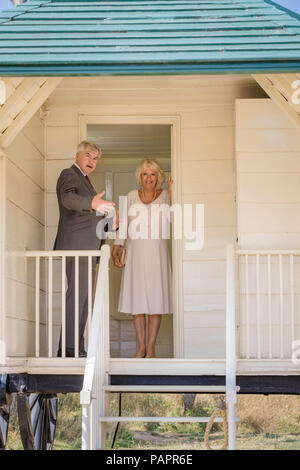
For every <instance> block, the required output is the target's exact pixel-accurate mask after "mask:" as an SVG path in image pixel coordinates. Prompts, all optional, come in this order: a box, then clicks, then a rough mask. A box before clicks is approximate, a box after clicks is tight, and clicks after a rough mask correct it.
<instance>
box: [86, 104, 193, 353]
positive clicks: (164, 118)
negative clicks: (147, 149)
mask: <svg viewBox="0 0 300 470" xmlns="http://www.w3.org/2000/svg"><path fill="white" fill-rule="evenodd" d="M89 124H112V125H118V124H133V125H134V124H149V125H151V124H156V125H159V124H164V125H170V126H171V170H172V176H173V179H174V185H173V186H174V188H173V196H174V201H173V202H174V203H178V204H181V203H182V197H181V194H182V191H181V169H180V151H181V150H180V149H181V146H180V135H181V133H180V116H176V115H175V116H170V115H138V114H135V115H105V114H104V115H101V116H99V115H91V114H81V113H80V114H79V116H78V126H79V142H80V141H82V140H85V139H86V138H87V126H88V125H89ZM172 247H173V248H172V258H173V259H172V261H173V262H172V266H173V308H174V312H173V338H174V357H175V358H182V357H184V309H183V281H182V265H183V256H182V252H183V250H182V240H175V239H173V241H172Z"/></svg>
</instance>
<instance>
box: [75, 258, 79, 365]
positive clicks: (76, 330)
mask: <svg viewBox="0 0 300 470" xmlns="http://www.w3.org/2000/svg"><path fill="white" fill-rule="evenodd" d="M78 356H79V256H78V255H76V256H75V357H78Z"/></svg>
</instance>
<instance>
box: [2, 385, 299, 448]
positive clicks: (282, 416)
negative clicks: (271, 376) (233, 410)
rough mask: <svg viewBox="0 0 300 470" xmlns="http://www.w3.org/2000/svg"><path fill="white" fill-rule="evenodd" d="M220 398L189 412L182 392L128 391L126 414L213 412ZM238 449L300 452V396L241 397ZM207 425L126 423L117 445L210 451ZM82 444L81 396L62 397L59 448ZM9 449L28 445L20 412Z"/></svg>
mask: <svg viewBox="0 0 300 470" xmlns="http://www.w3.org/2000/svg"><path fill="white" fill-rule="evenodd" d="M215 403H216V397H214V396H213V395H203V394H202V395H197V397H196V400H195V402H194V404H193V406H192V407H191V409H189V410H186V411H184V402H183V397H182V395H177V394H172V395H160V394H144V395H142V394H124V395H123V396H122V415H123V416H125V415H136V416H157V415H160V416H210V415H211V413H212V411H213V410H214V408H215ZM110 413H111V414H113V415H117V414H118V395H117V394H112V395H111V399H110ZM237 415H238V417H239V418H240V423H238V425H237V447H238V449H241V450H242V449H245V450H250V449H251V450H254V449H261V450H300V396H288V395H275V396H274V395H273V396H272V395H269V396H262V395H239V396H238V404H237ZM114 429H115V425H113V424H109V425H107V448H110V447H111V442H112V437H113V433H114ZM204 431H205V424H202V423H189V424H183V423H126V424H125V423H122V424H121V425H120V428H119V432H118V437H117V441H116V444H115V448H116V449H130V448H136V449H169V450H172V449H182V450H184V449H187V450H190V449H195V450H197V449H204V444H203V438H204ZM210 439H211V440H210V442H211V447H213V448H218V447H221V446H222V443H223V441H222V440H223V432H222V425H221V424H219V423H218V424H215V425H214V426H213V428H212V433H211V438H210ZM80 448H81V408H80V404H79V395H78V394H67V395H60V396H59V409H58V424H57V429H56V438H55V443H54V449H55V450H71V449H78V450H79V449H80ZM7 449H22V444H21V441H20V437H19V432H18V422H17V416H16V412H15V411H13V413H12V415H11V420H10V431H9V439H8V443H7Z"/></svg>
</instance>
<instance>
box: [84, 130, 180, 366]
mask: <svg viewBox="0 0 300 470" xmlns="http://www.w3.org/2000/svg"><path fill="white" fill-rule="evenodd" d="M86 137H87V139H88V140H90V141H93V142H96V143H97V144H98V145H99V146H100V147H101V148H102V151H103V153H102V157H101V160H100V162H99V164H98V166H97V168H96V170H95V171H94V173H93V175H92V179H93V184H94V186H95V187H96V188H97V189H98V190H99V191H102V190H104V189H105V191H106V198H107V199H110V200H113V201H115V202H116V204H117V205H118V201H119V196H125V195H127V194H128V192H129V191H131V190H133V189H138V187H139V186H138V183H137V181H136V178H135V170H136V168H137V166H138V164H139V162H140V161H141V160H142V159H144V158H154V159H156V160H158V161H159V163H160V164H161V166H162V168H163V170H164V172H165V175H166V181H165V183H164V185H163V189H167V181H168V177H169V176H170V174H171V126H170V125H167V124H87V127H86ZM107 242H108V243H109V244H110V246H111V249H112V246H113V242H114V240H112V239H110V238H108V240H107ZM169 249H170V255H172V252H171V251H172V240H170V241H169ZM171 258H172V256H171ZM121 276H122V271H121V270H120V269H118V268H116V267H115V266H114V265H113V263H112V261H111V264H110V348H111V356H112V357H134V355H135V352H136V336H135V329H134V325H133V320H132V315H125V314H123V313H120V312H118V299H119V292H120V283H121ZM156 354H157V357H173V315H168V314H164V315H162V323H161V327H160V331H159V335H158V338H157V343H156Z"/></svg>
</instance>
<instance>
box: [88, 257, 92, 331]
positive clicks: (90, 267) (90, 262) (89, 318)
mask: <svg viewBox="0 0 300 470" xmlns="http://www.w3.org/2000/svg"><path fill="white" fill-rule="evenodd" d="M92 289H93V284H92V257H91V256H89V257H88V339H89V338H90V328H91V320H92Z"/></svg>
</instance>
